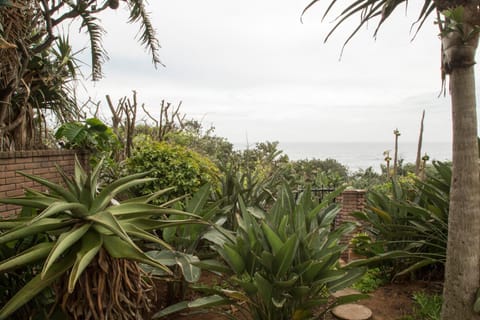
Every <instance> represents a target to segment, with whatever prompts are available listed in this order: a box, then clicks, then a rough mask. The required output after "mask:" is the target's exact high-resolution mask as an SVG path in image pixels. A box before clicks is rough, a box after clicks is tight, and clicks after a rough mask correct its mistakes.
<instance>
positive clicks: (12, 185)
mask: <svg viewBox="0 0 480 320" xmlns="http://www.w3.org/2000/svg"><path fill="white" fill-rule="evenodd" d="M75 154H77V157H78V158H79V160H80V161H81V162H82V163H85V162H86V159H87V154H85V153H81V152H78V151H73V150H33V151H16V152H0V198H7V197H17V196H22V195H23V194H24V188H33V189H37V190H42V189H41V185H39V184H38V183H36V182H33V181H31V180H29V179H28V178H26V177H24V176H22V175H20V174H18V173H17V171H23V172H25V173H30V174H34V175H38V176H41V177H43V178H46V179H49V180H51V181H54V182H57V183H60V182H61V177H60V175H59V173H58V172H57V169H56V167H55V164H57V165H58V166H60V167H61V168H62V169H63V170H64V171H65V172H66V173H67V174H68V175H71V174H73V169H74V165H75ZM18 211H19V207H17V206H13V205H4V204H0V218H8V217H10V216H13V215H16V214H17V213H18Z"/></svg>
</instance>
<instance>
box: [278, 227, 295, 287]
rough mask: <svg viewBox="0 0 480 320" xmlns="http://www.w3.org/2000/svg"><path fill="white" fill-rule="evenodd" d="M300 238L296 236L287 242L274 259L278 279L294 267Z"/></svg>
mask: <svg viewBox="0 0 480 320" xmlns="http://www.w3.org/2000/svg"><path fill="white" fill-rule="evenodd" d="M298 243H299V242H298V237H297V236H296V234H293V235H292V236H290V238H288V239H287V241H285V244H284V245H283V246H282V248H280V250H279V251H278V253H277V254H276V255H275V256H274V258H273V265H274V268H276V278H277V279H280V278H281V277H283V276H284V275H285V273H286V272H287V271H288V269H289V268H290V267H291V266H292V263H293V260H294V259H295V253H296V251H297V248H298Z"/></svg>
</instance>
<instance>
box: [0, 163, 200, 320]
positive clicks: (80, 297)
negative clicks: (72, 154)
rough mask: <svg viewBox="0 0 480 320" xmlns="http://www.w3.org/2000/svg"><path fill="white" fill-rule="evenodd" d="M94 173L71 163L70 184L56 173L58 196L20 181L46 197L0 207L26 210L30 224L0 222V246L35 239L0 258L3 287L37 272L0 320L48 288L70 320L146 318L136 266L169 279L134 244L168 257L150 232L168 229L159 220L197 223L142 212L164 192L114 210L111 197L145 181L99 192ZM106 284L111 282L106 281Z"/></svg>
mask: <svg viewBox="0 0 480 320" xmlns="http://www.w3.org/2000/svg"><path fill="white" fill-rule="evenodd" d="M100 168H101V163H99V164H98V166H97V167H95V168H94V169H93V170H92V172H91V173H86V172H85V171H84V170H83V169H82V167H81V166H80V164H79V163H78V162H77V164H76V167H75V175H74V177H72V178H69V177H67V176H66V174H65V173H64V172H63V171H61V170H60V169H59V173H60V174H61V176H62V178H63V183H64V185H65V186H66V188H64V187H63V186H61V185H59V184H55V183H52V182H50V181H48V180H45V179H43V178H41V177H37V176H32V175H29V174H25V173H23V175H25V176H27V177H28V178H30V179H32V180H33V181H36V182H37V183H39V184H41V185H42V186H43V187H44V188H46V189H48V191H49V192H48V193H44V192H38V191H34V190H28V192H27V194H26V196H24V197H20V198H7V199H0V201H1V202H2V203H7V204H15V205H20V206H23V207H24V208H31V209H32V215H30V216H27V217H20V218H18V219H13V220H5V221H0V230H5V232H3V233H1V234H0V245H4V244H6V245H7V246H11V245H12V244H14V242H15V241H17V242H18V241H19V240H22V239H24V238H27V239H28V238H29V237H34V238H35V239H37V241H36V242H35V243H32V246H30V247H26V248H24V250H23V251H21V252H18V253H17V254H15V255H14V256H6V257H4V259H3V260H2V261H0V273H2V274H5V272H7V274H6V275H7V279H8V277H10V276H12V277H14V276H15V273H9V272H10V270H15V269H19V268H20V270H22V268H27V269H23V270H29V269H28V266H29V265H30V264H32V263H37V264H38V265H39V266H40V268H39V270H38V272H36V273H35V275H34V276H33V277H32V278H31V279H28V282H26V283H25V284H24V285H23V286H22V287H21V288H18V291H16V292H15V294H14V295H13V297H11V298H10V300H9V301H8V302H6V303H5V304H4V305H3V306H2V307H1V309H0V319H8V318H9V317H10V316H11V315H12V314H13V313H14V312H15V311H16V310H17V309H19V308H20V307H22V306H23V305H24V304H25V303H27V302H28V301H30V300H31V299H32V298H34V297H36V296H37V295H39V294H40V293H41V292H42V291H43V290H44V289H46V288H52V287H53V288H54V289H55V292H56V295H55V297H56V302H57V306H59V307H61V309H62V310H63V312H65V314H66V315H68V316H69V317H72V318H73V319H98V318H100V316H99V315H104V316H105V317H108V318H110V317H111V318H115V319H138V318H141V317H143V316H144V314H145V313H146V312H148V311H149V310H150V308H151V301H150V299H151V297H150V296H149V294H151V293H152V292H151V290H150V287H151V283H149V282H148V275H147V274H146V273H145V272H143V271H142V269H141V268H140V267H139V265H138V263H137V262H142V263H144V264H148V265H151V266H152V267H155V268H159V269H160V270H162V271H163V274H165V275H168V274H171V273H172V272H171V271H170V269H169V268H167V267H166V266H165V264H163V263H161V262H159V261H157V260H155V259H153V258H151V257H150V256H148V255H146V254H145V253H144V251H143V250H142V249H141V248H140V247H139V245H138V242H135V241H134V240H141V241H144V242H153V243H157V244H158V245H160V246H162V247H163V248H166V249H169V250H171V249H172V247H171V246H170V245H169V244H167V243H166V242H164V241H163V240H161V239H160V238H158V237H157V236H156V235H155V234H153V233H151V231H152V230H154V229H161V228H162V227H166V226H169V225H170V224H171V222H170V221H169V220H166V221H165V220H162V219H163V218H164V217H165V216H168V215H169V214H176V215H186V216H189V217H197V216H195V215H194V214H188V213H185V212H182V211H179V210H173V209H168V208H166V207H163V206H154V205H151V204H149V202H151V201H152V200H154V199H155V198H156V197H158V196H160V195H161V194H162V193H165V192H166V190H163V191H160V192H157V193H156V194H152V195H148V196H145V197H140V198H133V199H129V200H128V201H125V202H123V203H118V202H116V201H114V197H115V196H116V195H117V194H118V193H120V192H122V191H123V190H126V189H128V188H130V187H132V186H135V185H138V184H142V183H145V182H149V181H151V180H152V179H148V178H144V177H145V176H146V175H147V174H146V173H140V174H136V175H131V176H127V177H124V178H122V179H119V180H117V181H115V182H113V183H111V184H109V185H106V186H103V187H101V186H100V185H99V169H100ZM99 188H100V190H99ZM113 204H114V205H113ZM186 222H188V221H185V223H186ZM9 275H10V276H9ZM112 278H113V279H116V281H114V282H112V281H109V279H112ZM2 279H5V278H4V277H2ZM85 299H87V301H86V302H85ZM131 301H135V304H133V303H131ZM46 318H48V317H46Z"/></svg>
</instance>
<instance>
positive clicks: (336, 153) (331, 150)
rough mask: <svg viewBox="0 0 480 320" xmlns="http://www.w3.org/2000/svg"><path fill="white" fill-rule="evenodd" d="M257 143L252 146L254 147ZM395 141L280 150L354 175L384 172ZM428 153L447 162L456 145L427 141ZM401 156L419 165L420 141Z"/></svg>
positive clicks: (401, 149)
mask: <svg viewBox="0 0 480 320" xmlns="http://www.w3.org/2000/svg"><path fill="white" fill-rule="evenodd" d="M254 146H255V144H250V148H253V147H254ZM246 147H247V146H246V144H241V143H239V144H235V148H236V149H245V148H246ZM394 147H395V146H394V144H393V142H280V143H279V149H280V150H282V151H283V153H284V154H286V155H288V157H289V158H290V160H301V159H309V160H311V159H320V160H325V159H327V158H331V159H335V160H337V161H338V162H340V163H341V164H343V165H345V166H347V167H348V169H349V170H350V171H351V172H354V171H357V170H359V169H363V170H365V169H367V168H368V167H372V168H373V169H374V170H375V171H380V165H381V164H384V163H385V161H384V158H385V156H384V155H383V152H384V151H386V150H389V151H390V157H391V158H392V159H393V155H394ZM425 153H427V154H428V156H429V157H430V161H432V160H440V161H446V160H451V159H452V146H451V143H450V142H424V143H423V146H422V156H423V155H424V154H425ZM398 154H399V155H398V157H399V159H404V163H408V162H412V163H414V162H415V159H416V156H417V143H416V142H399V146H398Z"/></svg>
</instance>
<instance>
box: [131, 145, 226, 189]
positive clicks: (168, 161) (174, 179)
mask: <svg viewBox="0 0 480 320" xmlns="http://www.w3.org/2000/svg"><path fill="white" fill-rule="evenodd" d="M135 146H136V148H135V150H134V152H133V154H132V156H131V157H130V158H128V159H126V167H125V169H126V171H127V173H128V174H135V173H140V172H147V171H148V172H149V174H148V177H150V178H154V180H153V181H150V182H148V183H146V184H145V185H142V187H135V188H132V190H133V192H134V194H136V195H139V196H140V195H147V194H150V193H152V192H156V191H158V190H161V189H164V188H167V187H174V190H173V191H172V192H171V193H170V194H169V195H170V196H171V197H179V196H184V195H186V194H193V193H195V192H196V191H197V190H198V189H199V188H200V187H201V186H202V185H204V184H206V183H210V184H212V185H214V186H215V185H216V184H217V183H218V175H219V171H218V169H217V167H216V166H215V164H214V163H213V162H212V161H210V160H209V159H208V158H207V157H205V156H202V155H200V154H199V153H197V152H195V151H193V150H191V149H188V148H186V147H182V146H180V145H174V144H170V143H167V142H157V141H153V140H152V139H150V138H149V137H145V136H139V137H137V140H136V142H135Z"/></svg>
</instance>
